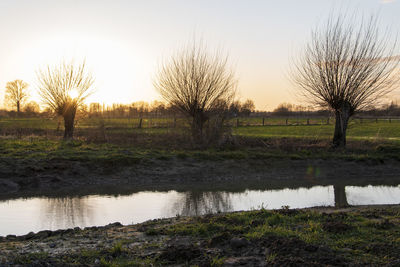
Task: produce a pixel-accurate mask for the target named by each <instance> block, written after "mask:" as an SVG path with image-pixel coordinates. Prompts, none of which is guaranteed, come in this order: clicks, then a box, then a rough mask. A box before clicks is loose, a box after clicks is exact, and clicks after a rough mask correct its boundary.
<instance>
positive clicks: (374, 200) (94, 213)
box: [0, 184, 400, 236]
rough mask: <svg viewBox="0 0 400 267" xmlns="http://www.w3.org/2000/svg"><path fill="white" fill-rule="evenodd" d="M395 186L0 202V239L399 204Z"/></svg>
mask: <svg viewBox="0 0 400 267" xmlns="http://www.w3.org/2000/svg"><path fill="white" fill-rule="evenodd" d="M399 203H400V186H364V187H362V186H344V185H343V184H334V185H331V186H313V187H310V188H306V187H300V188H296V189H289V188H285V189H275V190H268V189H265V187H264V188H263V189H259V190H255V189H252V190H248V189H242V190H236V191H223V190H221V191H211V190H208V191H207V190H197V191H193V190H191V191H190V190H189V191H181V192H179V191H175V190H171V191H164V192H152V191H143V192H136V193H132V194H130V195H124V196H122V195H120V196H118V195H117V196H110V195H90V196H85V197H79V196H76V197H63V198H44V197H40V198H39V197H36V198H29V199H22V198H21V199H14V200H7V201H0V236H1V235H7V234H18V235H21V234H26V233H27V232H30V231H34V232H37V231H40V230H44V229H51V230H55V229H60V228H72V227H76V226H79V227H85V226H92V225H105V224H108V223H111V222H116V221H119V222H121V223H123V224H132V223H139V222H143V221H146V220H150V219H155V218H164V217H173V216H175V215H178V214H179V215H200V214H205V213H216V212H226V211H239V210H250V209H257V208H260V207H265V208H267V209H277V208H281V207H282V206H289V207H290V208H304V207H313V206H334V205H335V206H337V207H343V206H346V205H348V204H350V205H369V204H399Z"/></svg>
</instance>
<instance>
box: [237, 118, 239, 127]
mask: <svg viewBox="0 0 400 267" xmlns="http://www.w3.org/2000/svg"><path fill="white" fill-rule="evenodd" d="M236 127H239V119H236Z"/></svg>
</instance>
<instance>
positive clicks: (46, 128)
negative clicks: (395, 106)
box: [0, 118, 400, 142]
mask: <svg viewBox="0 0 400 267" xmlns="http://www.w3.org/2000/svg"><path fill="white" fill-rule="evenodd" d="M237 120H239V127H237V126H236V125H237ZM287 120H288V125H286V118H268V119H265V120H264V124H265V125H264V126H262V118H238V119H232V120H231V121H230V124H231V125H234V126H233V127H232V129H233V134H234V135H237V136H244V137H255V138H271V137H289V138H308V139H315V140H326V139H330V138H331V137H332V134H333V130H334V125H333V124H332V123H333V122H334V121H333V120H330V124H326V121H327V119H326V118H312V119H309V120H308V122H309V124H307V118H289V119H287ZM184 124H185V120H184V119H182V118H178V119H176V120H174V119H173V118H151V119H142V123H141V128H139V125H140V119H139V118H136V119H127V118H122V119H107V118H106V119H100V118H85V119H81V120H78V123H77V127H76V133H77V135H78V136H79V133H80V132H81V134H83V135H84V133H85V131H86V130H92V132H96V131H97V132H99V131H101V132H102V133H103V134H126V135H129V134H149V135H151V134H165V133H169V132H171V131H176V130H174V125H175V126H176V128H177V129H178V131H179V128H180V126H182V125H184ZM62 131H63V122H62V120H59V119H43V118H18V119H9V118H2V119H0V135H3V136H9V137H12V136H13V135H18V136H19V137H20V136H24V135H51V134H56V135H59V136H61V135H62ZM347 137H348V139H349V140H372V141H379V140H384V141H390V142H400V121H399V120H396V119H392V120H390V121H389V120H388V119H379V120H375V119H362V120H360V119H353V120H352V121H351V122H350V124H349V128H348V132H347Z"/></svg>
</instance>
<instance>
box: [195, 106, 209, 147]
mask: <svg viewBox="0 0 400 267" xmlns="http://www.w3.org/2000/svg"><path fill="white" fill-rule="evenodd" d="M206 121H207V119H206V117H205V116H204V115H203V114H201V113H200V114H195V115H194V116H193V121H192V137H193V140H194V141H195V142H196V143H199V144H201V143H202V142H203V137H204V136H203V128H204V124H205V122H206Z"/></svg>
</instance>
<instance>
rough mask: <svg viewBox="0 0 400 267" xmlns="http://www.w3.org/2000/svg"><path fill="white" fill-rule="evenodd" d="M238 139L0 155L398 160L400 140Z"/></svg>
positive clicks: (42, 144)
mask: <svg viewBox="0 0 400 267" xmlns="http://www.w3.org/2000/svg"><path fill="white" fill-rule="evenodd" d="M238 142H239V144H238V145H234V146H231V145H229V146H225V147H219V148H209V149H196V148H179V147H174V146H170V145H168V144H166V145H165V146H159V147H157V146H155V147H154V148H151V146H149V145H146V144H145V145H142V146H135V145H122V144H110V143H89V142H85V141H74V142H63V141H57V140H46V139H42V138H26V139H20V140H15V139H0V151H1V152H2V153H1V154H0V160H7V159H16V160H26V161H29V160H34V161H35V162H37V161H48V160H72V161H81V162H88V163H102V162H107V161H109V162H114V163H116V164H117V163H120V164H122V165H124V164H129V163H139V162H146V161H147V160H151V159H161V160H170V159H185V158H193V159H198V160H230V159H240V160H257V159H260V160H262V159H340V160H351V161H353V160H356V161H364V160H377V161H384V160H390V159H394V160H400V144H397V143H393V142H372V141H351V142H350V143H349V145H348V148H347V149H346V150H330V149H329V144H328V143H327V142H315V141H313V140H307V139H298V138H292V139H290V138H250V137H249V138H241V139H239V140H238Z"/></svg>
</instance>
